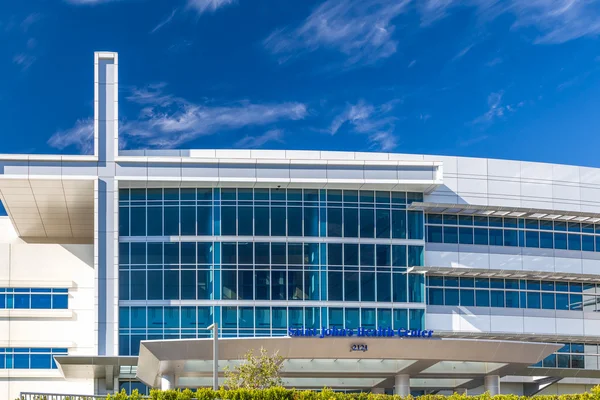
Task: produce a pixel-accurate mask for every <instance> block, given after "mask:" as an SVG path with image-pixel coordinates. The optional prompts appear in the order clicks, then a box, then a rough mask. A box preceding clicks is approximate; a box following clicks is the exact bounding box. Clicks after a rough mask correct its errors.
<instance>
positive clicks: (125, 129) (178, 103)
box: [119, 83, 308, 148]
mask: <svg viewBox="0 0 600 400" xmlns="http://www.w3.org/2000/svg"><path fill="white" fill-rule="evenodd" d="M165 87H166V84H164V83H158V84H153V85H149V86H148V87H145V88H132V89H131V90H130V94H129V95H128V96H127V97H126V98H127V100H129V101H131V102H133V103H136V104H139V105H140V106H141V111H140V114H139V116H138V118H137V119H135V120H124V121H122V123H121V126H120V128H119V133H120V135H122V137H123V139H124V140H126V141H127V143H130V144H133V145H136V144H143V145H144V146H147V147H150V148H173V147H177V146H179V145H181V144H182V143H185V142H189V141H191V140H194V139H196V138H198V137H200V136H206V135H213V134H217V133H219V132H222V131H228V130H236V129H241V128H246V127H260V126H269V125H271V124H273V123H276V122H279V121H290V120H291V121H296V120H301V119H304V118H305V117H306V116H307V115H308V111H307V108H306V105H304V104H302V103H297V102H284V103H252V102H250V101H248V100H243V101H239V102H235V103H228V104H223V105H214V104H212V103H209V102H206V103H194V102H191V101H188V100H186V99H184V98H181V97H177V96H174V95H172V94H168V93H165V92H164V89H165ZM271 134H273V133H271Z"/></svg>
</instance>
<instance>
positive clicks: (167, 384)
mask: <svg viewBox="0 0 600 400" xmlns="http://www.w3.org/2000/svg"><path fill="white" fill-rule="evenodd" d="M174 388H175V375H171V374H167V375H163V376H161V377H160V390H169V389H174Z"/></svg>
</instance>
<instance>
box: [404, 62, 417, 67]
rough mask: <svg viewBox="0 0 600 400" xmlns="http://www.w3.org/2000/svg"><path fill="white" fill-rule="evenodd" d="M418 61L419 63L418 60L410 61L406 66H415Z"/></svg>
mask: <svg viewBox="0 0 600 400" xmlns="http://www.w3.org/2000/svg"><path fill="white" fill-rule="evenodd" d="M416 63H417V60H412V61H411V62H409V63H408V66H407V67H406V68H412V67H414V66H415V64H416Z"/></svg>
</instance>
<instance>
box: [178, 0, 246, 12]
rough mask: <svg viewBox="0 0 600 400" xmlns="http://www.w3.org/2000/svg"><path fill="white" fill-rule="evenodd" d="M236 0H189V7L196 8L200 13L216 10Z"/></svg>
mask: <svg viewBox="0 0 600 400" xmlns="http://www.w3.org/2000/svg"><path fill="white" fill-rule="evenodd" d="M234 3H235V0H188V2H187V4H188V7H189V8H191V9H193V10H196V12H197V13H198V14H204V13H205V12H215V11H217V10H218V9H219V8H222V7H225V6H228V5H231V4H234Z"/></svg>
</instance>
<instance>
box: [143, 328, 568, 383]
mask: <svg viewBox="0 0 600 400" xmlns="http://www.w3.org/2000/svg"><path fill="white" fill-rule="evenodd" d="M212 345H213V343H212V339H185V340H159V341H144V342H142V344H141V347H140V355H139V360H138V368H137V378H138V379H140V380H141V381H143V382H144V383H145V384H147V385H149V386H153V387H159V386H160V382H161V378H162V377H165V376H167V377H170V379H172V380H173V383H174V385H175V386H177V387H202V386H211V382H212ZM560 347H561V345H558V344H549V343H530V342H529V343H528V342H517V341H500V340H469V339H454V338H452V339H449V338H429V339H428V338H398V337H395V338H360V339H358V338H351V337H350V338H349V337H331V338H328V337H325V338H319V337H310V338H307V337H282V338H231V339H229V338H227V339H219V370H220V371H223V368H224V367H225V366H230V367H233V366H234V365H236V364H238V363H240V362H241V359H242V358H243V355H244V354H245V353H246V352H247V351H248V350H253V351H254V352H255V354H256V353H258V352H259V351H260V349H261V348H264V349H266V350H267V351H268V352H269V353H273V352H276V351H277V352H278V353H279V355H280V356H282V357H283V358H284V362H283V368H282V377H283V380H284V382H285V385H286V386H288V387H296V388H322V387H331V388H338V389H365V390H368V389H370V388H375V389H385V388H391V387H393V386H394V383H395V379H396V381H397V377H398V376H404V377H409V378H408V379H410V386H411V387H412V388H413V389H416V388H427V389H443V388H457V387H464V388H469V387H477V386H480V385H481V384H483V381H484V377H486V376H490V375H493V376H504V375H509V374H514V373H516V372H518V371H522V370H523V369H525V368H526V367H527V366H529V365H532V364H535V363H537V362H538V361H540V360H542V359H543V358H545V357H546V356H548V355H549V354H552V353H553V352H555V351H557V350H558V349H559V348H560ZM353 350H361V351H353ZM221 379H223V376H221Z"/></svg>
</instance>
